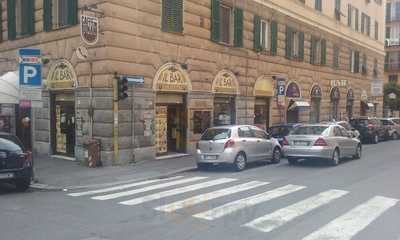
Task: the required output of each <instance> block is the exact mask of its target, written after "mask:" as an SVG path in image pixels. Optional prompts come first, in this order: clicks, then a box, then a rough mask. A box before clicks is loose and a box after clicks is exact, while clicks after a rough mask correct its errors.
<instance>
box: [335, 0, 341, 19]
mask: <svg viewBox="0 0 400 240" xmlns="http://www.w3.org/2000/svg"><path fill="white" fill-rule="evenodd" d="M341 5H342V4H341V1H340V0H336V1H335V16H336V20H338V21H340V13H341Z"/></svg>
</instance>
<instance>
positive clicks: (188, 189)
mask: <svg viewBox="0 0 400 240" xmlns="http://www.w3.org/2000/svg"><path fill="white" fill-rule="evenodd" d="M236 180H237V179H232V178H220V179H217V180H213V181H208V182H203V183H198V184H194V185H190V186H186V187H182V188H177V189H172V190H169V191H164V192H160V193H155V194H151V195H147V196H144V197H139V198H134V199H131V200H128V201H123V202H120V204H122V205H130V206H133V205H138V204H141V203H145V202H149V201H153V200H157V199H161V198H165V197H170V196H173V195H178V194H182V193H186V192H192V191H196V190H199V189H203V188H207V187H212V186H216V185H220V184H223V183H229V182H233V181H236Z"/></svg>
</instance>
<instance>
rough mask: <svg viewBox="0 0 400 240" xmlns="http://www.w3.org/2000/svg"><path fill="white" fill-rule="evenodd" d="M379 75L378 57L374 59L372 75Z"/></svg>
mask: <svg viewBox="0 0 400 240" xmlns="http://www.w3.org/2000/svg"><path fill="white" fill-rule="evenodd" d="M378 75H379V70H378V59H376V58H375V59H374V70H373V76H374V77H378Z"/></svg>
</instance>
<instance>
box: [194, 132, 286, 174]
mask: <svg viewBox="0 0 400 240" xmlns="http://www.w3.org/2000/svg"><path fill="white" fill-rule="evenodd" d="M196 159H197V166H198V168H199V169H204V168H206V167H207V166H209V165H214V164H220V163H230V164H232V165H233V166H234V168H235V170H237V171H242V170H243V169H245V168H246V165H247V163H248V162H251V161H259V160H264V161H267V160H269V161H271V162H273V163H279V162H280V160H281V147H280V144H279V142H278V141H277V140H276V139H274V138H271V137H270V136H269V135H268V133H267V132H265V131H264V130H262V129H260V128H258V127H254V126H250V125H235V126H222V127H213V128H209V129H207V130H206V131H205V132H204V134H203V135H202V137H201V139H200V141H199V142H198V143H197V156H196Z"/></svg>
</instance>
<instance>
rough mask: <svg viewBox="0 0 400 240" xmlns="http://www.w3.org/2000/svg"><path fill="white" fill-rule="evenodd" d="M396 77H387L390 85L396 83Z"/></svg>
mask: <svg viewBox="0 0 400 240" xmlns="http://www.w3.org/2000/svg"><path fill="white" fill-rule="evenodd" d="M397 79H398V76H397V75H389V82H390V83H397V81H398V80H397Z"/></svg>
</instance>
